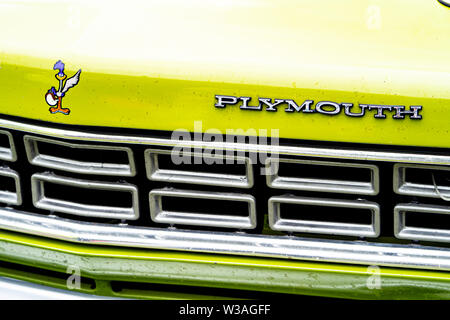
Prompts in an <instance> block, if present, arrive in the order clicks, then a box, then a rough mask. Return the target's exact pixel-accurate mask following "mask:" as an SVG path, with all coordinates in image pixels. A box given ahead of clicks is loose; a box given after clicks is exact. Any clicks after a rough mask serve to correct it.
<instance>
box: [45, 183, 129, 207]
mask: <svg viewBox="0 0 450 320" xmlns="http://www.w3.org/2000/svg"><path fill="white" fill-rule="evenodd" d="M41 183H44V189H45V196H46V197H47V198H51V199H58V200H64V201H70V202H75V203H80V204H85V205H95V206H107V207H123V208H130V207H131V206H132V203H133V202H132V198H133V196H132V194H131V193H130V192H125V191H115V190H99V189H85V188H77V187H72V186H67V185H62V184H55V183H48V182H41Z"/></svg>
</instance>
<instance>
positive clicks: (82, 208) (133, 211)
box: [31, 173, 139, 220]
mask: <svg viewBox="0 0 450 320" xmlns="http://www.w3.org/2000/svg"><path fill="white" fill-rule="evenodd" d="M46 184H57V185H64V186H70V187H72V188H73V189H77V188H82V189H89V190H92V198H93V199H94V200H95V198H96V191H97V190H107V191H115V192H126V193H130V194H131V199H132V200H131V201H130V202H131V205H130V206H127V207H113V206H106V205H90V204H85V203H82V201H83V199H79V202H71V201H66V200H62V199H55V198H51V197H48V196H46V194H45V185H46ZM31 189H32V195H33V204H34V206H35V207H36V208H38V209H44V210H48V211H50V212H62V213H68V214H73V215H78V216H86V217H99V218H113V219H126V220H136V219H137V218H139V208H138V201H137V198H138V191H137V188H136V186H134V185H131V184H127V183H107V182H96V181H91V180H80V179H73V178H68V177H62V176H56V175H54V174H51V173H42V174H33V175H32V176H31ZM110 196H111V197H114V193H111V195H110Z"/></svg>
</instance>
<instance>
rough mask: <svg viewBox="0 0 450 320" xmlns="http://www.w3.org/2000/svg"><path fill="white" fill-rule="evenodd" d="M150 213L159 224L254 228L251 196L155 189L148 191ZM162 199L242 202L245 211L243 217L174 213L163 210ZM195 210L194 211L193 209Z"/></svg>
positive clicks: (234, 214) (253, 209)
mask: <svg viewBox="0 0 450 320" xmlns="http://www.w3.org/2000/svg"><path fill="white" fill-rule="evenodd" d="M149 197H150V213H151V217H152V220H153V221H155V222H160V223H169V224H182V225H196V226H211V227H220V228H236V229H253V228H255V227H256V209H255V198H253V197H252V196H251V195H245V194H239V193H223V192H200V191H186V190H174V189H156V190H152V191H150V195H149ZM164 197H171V198H179V199H180V201H181V202H182V199H183V198H185V199H186V198H190V199H192V198H194V199H208V200H221V201H228V202H244V203H245V204H246V205H247V208H246V209H247V210H246V211H245V212H244V214H243V216H242V215H241V216H239V215H236V212H233V213H232V214H213V213H207V214H202V213H195V212H176V211H167V210H164V209H163V204H162V199H163V198H164ZM194 210H195V209H194Z"/></svg>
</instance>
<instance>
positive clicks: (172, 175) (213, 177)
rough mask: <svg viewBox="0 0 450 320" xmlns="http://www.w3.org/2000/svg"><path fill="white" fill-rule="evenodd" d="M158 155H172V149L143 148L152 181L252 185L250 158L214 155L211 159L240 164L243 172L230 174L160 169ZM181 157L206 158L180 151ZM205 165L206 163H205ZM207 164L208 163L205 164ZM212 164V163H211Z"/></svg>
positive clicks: (236, 185) (229, 185)
mask: <svg viewBox="0 0 450 320" xmlns="http://www.w3.org/2000/svg"><path fill="white" fill-rule="evenodd" d="M180 152H181V151H180ZM159 155H172V151H168V150H158V149H147V150H145V166H146V170H147V177H148V179H150V180H153V181H164V182H178V183H189V184H203V185H212V186H222V187H235V188H251V187H253V169H252V165H251V163H250V159H249V158H247V157H230V156H226V155H222V156H219V155H215V156H214V158H210V159H211V160H214V161H216V160H221V161H223V163H224V164H225V163H226V162H227V161H230V162H231V164H232V165H233V166H236V165H239V166H242V167H243V169H244V170H245V174H243V175H238V174H230V173H210V172H199V171H185V170H181V169H179V170H168V169H161V168H160V165H159V162H160V161H159V157H158V156H159ZM180 156H182V157H189V158H191V157H193V156H199V157H201V159H202V161H205V160H206V159H208V156H206V155H204V154H196V153H192V152H185V151H182V155H180ZM206 165H207V164H206ZM207 166H208V165H207ZM211 166H214V163H212V164H211Z"/></svg>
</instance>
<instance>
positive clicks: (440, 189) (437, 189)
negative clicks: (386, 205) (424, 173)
mask: <svg viewBox="0 0 450 320" xmlns="http://www.w3.org/2000/svg"><path fill="white" fill-rule="evenodd" d="M407 169H422V170H428V171H429V181H430V183H429V184H423V183H413V182H408V181H407V177H406V170H407ZM432 170H433V171H434V170H436V171H437V170H441V171H450V167H443V166H424V165H412V164H407V165H406V164H401V163H397V164H395V165H394V191H395V192H396V193H398V194H403V195H410V196H419V197H431V198H441V199H443V200H445V199H446V198H447V197H448V198H449V199H450V186H439V185H437V184H436V185H435V184H434V183H433V181H435V180H434V177H433V175H432ZM449 176H450V172H449Z"/></svg>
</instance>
